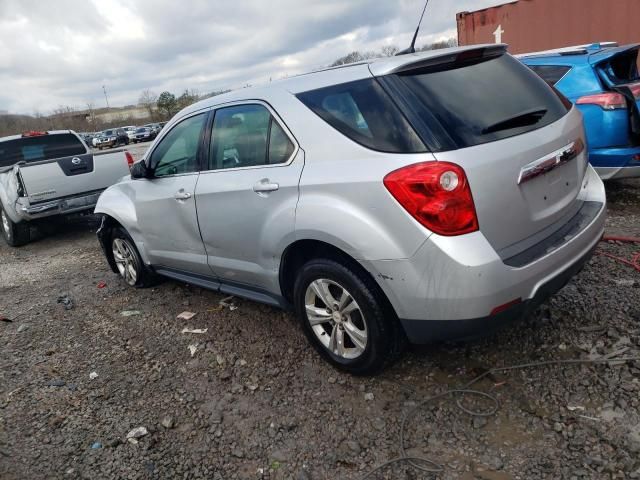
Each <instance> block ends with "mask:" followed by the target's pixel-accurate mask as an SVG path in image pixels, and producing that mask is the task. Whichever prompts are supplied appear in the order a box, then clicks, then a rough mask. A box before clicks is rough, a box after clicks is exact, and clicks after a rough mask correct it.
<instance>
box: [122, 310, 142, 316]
mask: <svg viewBox="0 0 640 480" xmlns="http://www.w3.org/2000/svg"><path fill="white" fill-rule="evenodd" d="M120 315H122V316H123V317H133V316H135V315H142V312H141V311H140V310H124V311H123V312H120Z"/></svg>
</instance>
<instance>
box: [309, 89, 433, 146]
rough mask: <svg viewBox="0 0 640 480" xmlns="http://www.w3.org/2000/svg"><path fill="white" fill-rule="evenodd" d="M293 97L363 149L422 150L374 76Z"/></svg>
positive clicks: (417, 140) (413, 133)
mask: <svg viewBox="0 0 640 480" xmlns="http://www.w3.org/2000/svg"><path fill="white" fill-rule="evenodd" d="M297 97H298V99H300V101H301V102H302V103H304V104H305V105H306V106H307V107H309V108H310V109H311V110H313V111H314V112H315V113H316V114H317V115H318V116H320V118H322V119H323V120H324V121H326V122H327V123H328V124H329V125H331V126H332V127H333V128H335V129H336V130H338V131H339V132H340V133H342V134H343V135H346V136H347V137H349V138H350V139H352V140H354V141H356V142H358V143H359V144H361V145H363V146H365V147H367V148H370V149H372V150H378V151H381V152H390V153H418V152H425V151H426V147H425V145H424V143H423V142H422V141H421V140H420V138H419V137H418V135H417V134H416V132H415V131H414V130H413V128H412V127H411V125H410V124H409V122H408V121H407V120H406V118H405V117H404V116H403V115H402V113H401V112H400V110H399V109H398V107H397V106H396V105H395V104H394V103H393V101H392V100H391V98H390V97H389V96H388V95H387V94H386V92H385V91H384V90H383V89H382V87H381V86H380V85H379V84H378V82H377V81H376V80H375V79H366V80H358V81H355V82H349V83H344V84H341V85H335V86H331V87H326V88H321V89H318V90H312V91H309V92H304V93H300V94H298V95H297Z"/></svg>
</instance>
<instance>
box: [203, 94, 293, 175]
mask: <svg viewBox="0 0 640 480" xmlns="http://www.w3.org/2000/svg"><path fill="white" fill-rule="evenodd" d="M212 134H213V135H212V143H211V153H210V155H209V170H224V169H228V168H243V167H259V166H264V165H273V164H278V163H286V162H288V161H289V159H290V158H291V155H292V154H293V151H294V150H295V146H294V144H293V142H292V141H291V139H290V138H289V137H288V136H287V135H286V134H285V133H284V130H283V129H282V127H281V126H280V125H279V124H278V122H277V121H276V120H275V118H274V117H273V115H271V112H269V110H267V108H266V107H264V106H263V105H257V104H248V105H237V106H233V107H225V108H221V109H219V110H216V114H215V117H214V120H213V132H212Z"/></svg>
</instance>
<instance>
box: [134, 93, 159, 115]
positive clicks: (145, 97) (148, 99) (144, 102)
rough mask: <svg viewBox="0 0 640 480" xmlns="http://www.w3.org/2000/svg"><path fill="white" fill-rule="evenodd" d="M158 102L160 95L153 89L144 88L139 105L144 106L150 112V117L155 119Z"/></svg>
mask: <svg viewBox="0 0 640 480" xmlns="http://www.w3.org/2000/svg"><path fill="white" fill-rule="evenodd" d="M157 103H158V95H156V94H155V92H152V91H151V90H143V91H142V93H141V94H140V98H139V99H138V105H140V106H141V107H144V108H146V109H147V111H148V112H149V117H151V119H152V120H153V119H154V117H155V115H154V113H155V110H156V108H157Z"/></svg>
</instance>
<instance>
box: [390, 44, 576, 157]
mask: <svg viewBox="0 0 640 480" xmlns="http://www.w3.org/2000/svg"><path fill="white" fill-rule="evenodd" d="M385 84H389V86H390V87H392V88H393V90H394V91H395V92H396V93H397V94H398V95H399V96H400V97H403V98H402V99H401V100H400V103H401V104H402V105H403V108H405V109H408V110H411V112H410V113H411V115H410V119H411V120H412V123H416V127H417V131H418V134H420V136H421V137H422V138H423V139H429V140H428V141H427V143H428V146H430V147H432V150H434V151H442V150H450V149H455V148H465V147H471V146H474V145H479V144H482V143H487V142H492V141H496V140H502V139H504V138H508V137H512V136H515V135H521V134H523V133H527V132H530V131H533V130H536V129H539V128H542V127H545V126H547V125H549V124H551V123H553V122H555V121H557V120H559V119H560V118H562V117H563V116H564V115H566V113H567V111H568V110H567V107H566V106H565V105H564V104H563V103H562V101H561V100H560V98H559V97H558V96H557V95H556V94H555V93H554V92H553V90H552V89H551V88H549V86H548V85H546V83H545V82H544V81H542V80H541V79H540V78H539V77H538V76H537V75H536V74H534V73H533V72H532V71H531V70H529V68H527V67H525V66H524V65H523V64H522V63H520V62H519V61H518V60H516V59H515V58H513V57H511V56H510V55H501V56H499V57H493V58H489V59H486V58H479V59H476V60H474V61H467V62H463V63H461V64H457V63H456V64H449V65H447V66H445V67H442V68H441V69H438V68H437V67H435V68H434V67H430V69H425V70H411V71H408V72H403V73H401V74H397V75H391V76H389V77H388V78H387V79H386V80H385Z"/></svg>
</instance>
